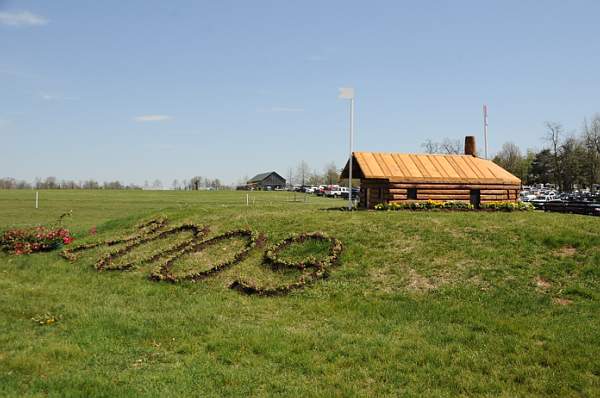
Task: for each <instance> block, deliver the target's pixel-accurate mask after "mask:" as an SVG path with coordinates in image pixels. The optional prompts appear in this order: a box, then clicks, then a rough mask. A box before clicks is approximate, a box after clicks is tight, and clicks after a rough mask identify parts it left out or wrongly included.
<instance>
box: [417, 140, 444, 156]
mask: <svg viewBox="0 0 600 398" xmlns="http://www.w3.org/2000/svg"><path fill="white" fill-rule="evenodd" d="M421 147H422V148H423V149H424V150H425V153H440V144H438V143H437V142H433V140H432V139H431V138H428V139H427V140H425V142H424V143H422V144H421Z"/></svg>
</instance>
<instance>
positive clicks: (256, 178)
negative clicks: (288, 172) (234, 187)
mask: <svg viewBox="0 0 600 398" xmlns="http://www.w3.org/2000/svg"><path fill="white" fill-rule="evenodd" d="M271 174H275V175H276V176H277V177H279V178H281V179H282V180H284V181H285V178H283V177H282V176H280V175H279V174H277V173H276V172H274V171H268V172H266V173H260V174H257V175H255V176H254V177H252V178H251V179H249V180H248V181H247V182H246V183H247V184H253V183H257V182H261V181H264V180H265V179H267V178H268V177H269V176H270V175H271Z"/></svg>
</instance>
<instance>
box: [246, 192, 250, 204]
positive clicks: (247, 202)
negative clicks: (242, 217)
mask: <svg viewBox="0 0 600 398" xmlns="http://www.w3.org/2000/svg"><path fill="white" fill-rule="evenodd" d="M249 204H250V198H249V195H248V194H246V206H248V205H249Z"/></svg>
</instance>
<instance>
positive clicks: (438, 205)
mask: <svg viewBox="0 0 600 398" xmlns="http://www.w3.org/2000/svg"><path fill="white" fill-rule="evenodd" d="M374 209H375V210H433V209H440V210H463V211H464V210H475V206H473V205H472V204H470V203H467V202H459V201H452V200H449V201H441V200H427V201H407V202H395V203H379V204H377V205H375V207H374ZM480 209H482V210H492V211H529V210H533V206H532V205H531V203H526V202H506V201H498V202H484V203H482V204H481V205H480Z"/></svg>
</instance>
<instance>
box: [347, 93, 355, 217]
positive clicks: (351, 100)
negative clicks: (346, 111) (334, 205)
mask: <svg viewBox="0 0 600 398" xmlns="http://www.w3.org/2000/svg"><path fill="white" fill-rule="evenodd" d="M353 140H354V96H352V98H351V99H350V163H349V166H350V168H349V169H348V210H352V146H353Z"/></svg>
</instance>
